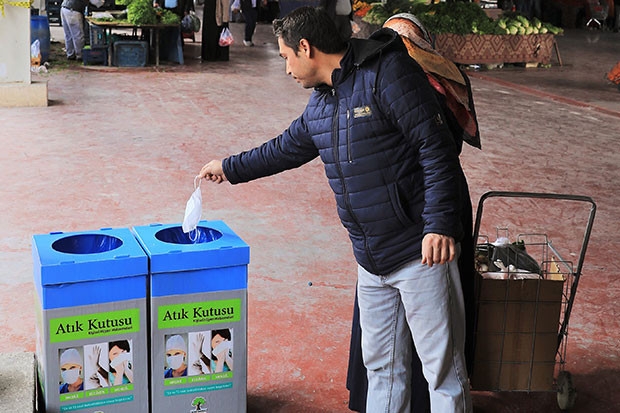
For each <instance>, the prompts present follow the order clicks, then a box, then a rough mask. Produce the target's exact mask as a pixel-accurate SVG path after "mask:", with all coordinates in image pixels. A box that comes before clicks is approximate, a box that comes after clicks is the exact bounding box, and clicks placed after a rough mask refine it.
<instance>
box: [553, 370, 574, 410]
mask: <svg viewBox="0 0 620 413" xmlns="http://www.w3.org/2000/svg"><path fill="white" fill-rule="evenodd" d="M557 385H558V395H557V397H558V406H560V409H561V410H563V411H568V410H570V409H572V408H573V407H574V406H575V399H576V398H577V390H575V388H574V387H573V378H572V376H571V374H570V373H569V372H568V371H561V372H560V374H559V375H558V381H557Z"/></svg>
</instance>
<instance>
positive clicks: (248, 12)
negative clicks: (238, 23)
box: [241, 4, 258, 46]
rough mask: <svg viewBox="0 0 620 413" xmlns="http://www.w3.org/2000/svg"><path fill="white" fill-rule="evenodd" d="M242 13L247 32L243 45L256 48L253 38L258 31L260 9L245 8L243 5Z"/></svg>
mask: <svg viewBox="0 0 620 413" xmlns="http://www.w3.org/2000/svg"><path fill="white" fill-rule="evenodd" d="M241 13H243V18H244V19H245V31H244V36H243V44H244V45H245V46H254V43H253V42H252V36H254V30H256V20H258V9H257V8H256V7H244V4H242V5H241Z"/></svg>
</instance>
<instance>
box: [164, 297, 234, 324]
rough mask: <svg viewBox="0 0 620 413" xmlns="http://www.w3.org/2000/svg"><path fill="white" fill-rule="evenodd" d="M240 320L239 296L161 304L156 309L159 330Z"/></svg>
mask: <svg viewBox="0 0 620 413" xmlns="http://www.w3.org/2000/svg"><path fill="white" fill-rule="evenodd" d="M240 320H241V299H240V298H233V299H230V300H217V301H205V302H198V303H181V304H171V305H162V306H160V307H159V308H158V309H157V327H158V328H159V329H160V330H161V329H165V328H179V327H190V326H195V325H204V324H219V323H225V322H235V321H240Z"/></svg>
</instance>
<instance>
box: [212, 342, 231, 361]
mask: <svg viewBox="0 0 620 413" xmlns="http://www.w3.org/2000/svg"><path fill="white" fill-rule="evenodd" d="M231 347H232V342H230V341H228V340H224V341H222V342H221V343H220V344H218V345H217V346H216V347H215V348H214V349H213V351H212V353H213V355H214V356H215V357H217V356H218V354H220V353H222V352H224V351H228V350H230V349H231ZM227 354H228V353H227Z"/></svg>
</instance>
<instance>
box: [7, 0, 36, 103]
mask: <svg viewBox="0 0 620 413" xmlns="http://www.w3.org/2000/svg"><path fill="white" fill-rule="evenodd" d="M4 12H5V16H4V17H2V15H1V14H0V85H1V84H2V83H13V82H21V83H30V9H26V8H23V7H15V6H11V5H7V4H5V6H4ZM0 94H2V91H1V90H0Z"/></svg>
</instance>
